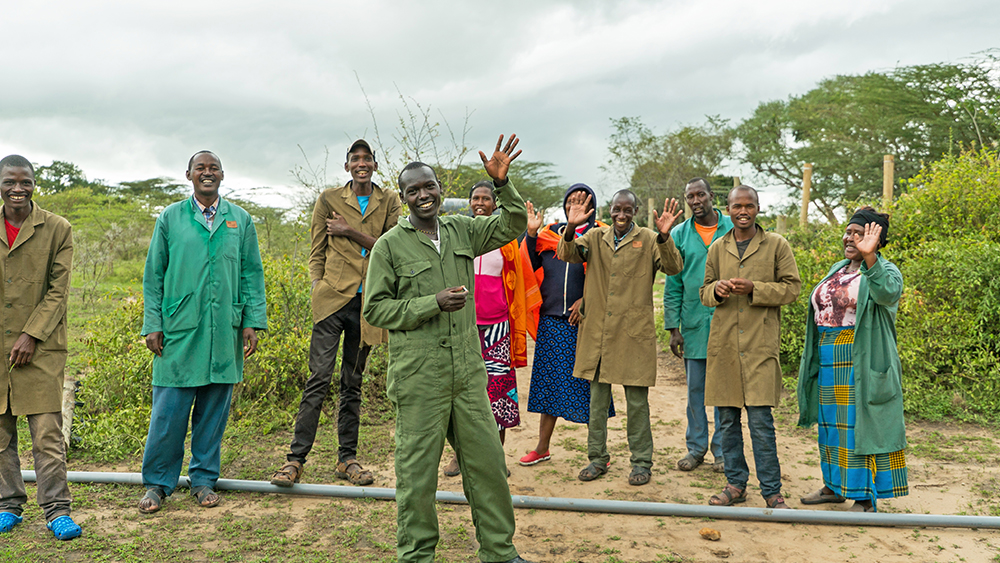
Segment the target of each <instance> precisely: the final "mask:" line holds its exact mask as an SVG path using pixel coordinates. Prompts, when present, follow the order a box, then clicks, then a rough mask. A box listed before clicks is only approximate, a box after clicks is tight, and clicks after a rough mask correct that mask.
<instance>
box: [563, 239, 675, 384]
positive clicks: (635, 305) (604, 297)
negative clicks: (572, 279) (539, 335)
mask: <svg viewBox="0 0 1000 563" xmlns="http://www.w3.org/2000/svg"><path fill="white" fill-rule="evenodd" d="M614 236H615V235H614V228H613V227H610V226H608V227H597V228H593V229H590V230H589V231H587V232H586V233H585V234H584V235H583V236H581V237H579V238H577V239H575V240H574V241H572V242H567V241H566V239H564V238H560V239H559V246H558V247H557V248H556V254H557V255H558V256H559V258H560V259H561V260H565V261H566V262H572V263H577V264H578V263H580V262H586V264H587V274H586V278H585V282H584V287H583V305H582V306H581V308H580V313H581V315H582V316H583V320H582V321H581V322H580V331H579V333H578V334H579V336H578V337H577V343H576V365H575V366H574V367H573V375H574V376H576V377H579V378H581V379H587V380H590V381H593V379H594V373H595V372H596V371H597V366H598V364H600V366H601V374H600V381H601V382H602V383H614V384H616V385H632V386H636V387H653V386H654V385H656V326H655V325H654V322H653V280H654V279H655V276H656V271H657V270H660V271H662V272H665V273H666V274H667V275H668V276H672V275H674V274H676V273H678V272H680V271H681V270H682V269H684V261H683V259H682V258H681V254H680V252H678V251H677V247H676V246H674V241H673V239H672V238H667V240H666V242H664V243H663V244H657V236H658V235H657V233H656V232H655V231H653V230H651V229H647V228H644V227H640V226H638V225H636V226H635V227H634V228H633V229H632V232H630V233H629V234H627V235H625V238H624V239H623V240H622V241H621V242H620V243H618V249H617V250H615V240H614Z"/></svg>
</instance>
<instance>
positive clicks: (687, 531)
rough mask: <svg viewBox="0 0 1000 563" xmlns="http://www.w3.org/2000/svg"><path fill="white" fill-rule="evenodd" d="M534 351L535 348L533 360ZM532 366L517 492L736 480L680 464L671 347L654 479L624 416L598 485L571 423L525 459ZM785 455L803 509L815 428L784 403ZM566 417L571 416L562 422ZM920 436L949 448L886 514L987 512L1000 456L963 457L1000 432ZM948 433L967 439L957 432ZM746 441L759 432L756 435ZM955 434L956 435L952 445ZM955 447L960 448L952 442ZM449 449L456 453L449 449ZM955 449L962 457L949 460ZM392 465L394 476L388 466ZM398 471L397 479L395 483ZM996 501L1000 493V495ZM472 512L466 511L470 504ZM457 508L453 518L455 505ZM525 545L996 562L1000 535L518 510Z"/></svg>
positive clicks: (594, 553) (531, 430)
mask: <svg viewBox="0 0 1000 563" xmlns="http://www.w3.org/2000/svg"><path fill="white" fill-rule="evenodd" d="M530 357H531V354H529V358H530ZM530 374H531V371H530V366H529V367H528V368H525V369H521V370H518V381H519V391H520V393H519V396H520V400H521V404H522V411H521V412H522V424H521V426H520V427H518V428H515V429H511V430H508V435H507V443H506V446H505V451H506V452H507V464H508V467H509V468H510V470H511V477H510V488H511V492H512V494H521V495H533V496H543V497H577V498H606V499H617V500H642V501H658V502H672V503H685V504H706V503H707V501H708V497H709V496H711V495H712V494H714V493H716V492H718V491H719V490H721V489H722V487H723V486H724V485H725V478H724V476H722V475H719V474H716V473H714V472H712V469H711V466H710V465H708V464H705V465H702V466H701V467H699V468H697V469H696V470H694V471H692V472H690V473H685V472H682V471H679V470H677V469H676V461H677V460H678V459H679V458H681V457H683V455H684V453H685V452H684V430H685V424H686V423H685V420H686V419H685V415H684V411H685V408H686V388H685V379H684V372H683V365H682V363H681V362H680V361H678V360H676V359H675V358H673V356H671V355H669V354H668V353H661V354H660V359H659V368H658V377H657V385H656V387H654V388H652V389H650V405H651V419H652V420H651V422H652V426H653V439H654V444H655V447H656V450H655V452H656V453H655V456H654V468H653V480H652V481H651V482H650V483H649V484H648V485H646V486H642V487H634V486H630V485H629V484H628V482H627V478H628V473H629V471H630V466H629V458H628V449H627V439H626V434H625V431H624V428H623V427H622V423H623V418H622V417H620V416H619V417H617V418H614V419H611V420H610V421H609V437H608V442H609V449H610V450H611V451H612V466H611V469H610V471H609V472H608V474H607V475H605V476H603V477H601V478H599V479H597V480H596V481H593V482H590V483H583V482H581V481H578V480H577V479H576V475H577V473H578V472H579V470H580V469H582V468H583V467H584V466H585V465H586V463H587V462H586V456H585V446H586V436H587V435H586V427H585V426H584V425H576V424H572V423H562V424H560V425H557V426H556V431H555V435H554V436H553V440H552V443H553V446H552V447H551V450H550V451H551V454H552V459H551V460H550V461H548V462H543V463H540V464H538V465H535V466H532V467H522V466H520V465H519V464H518V463H517V460H518V459H519V458H520V457H521V455H523V454H524V453H525V452H527V451H529V450H531V449H533V448H534V446H535V444H536V441H537V438H538V415H535V414H530V413H527V412H526V408H525V405H527V395H528V389H529V381H530ZM614 398H615V403H616V408H617V409H619V413H620V414H623V413H622V411H623V410H624V407H625V400H624V394H623V392H622V390H621V388H615V390H614ZM776 418H777V426H778V428H777V432H778V455H779V459H780V462H781V469H782V477H783V486H784V490H783V492H784V494H785V497H786V498H787V499H788V502H789V505H790V506H792V507H793V508H799V509H804V508H806V507H804V506H802V505H801V504H800V503H799V502H798V498H799V497H800V496H802V495H805V494H807V493H809V492H812V491H813V490H815V489H817V488H819V487H820V486H822V481H821V473H820V469H819V465H818V453H817V447H816V441H815V431H814V430H806V429H799V428H796V427H795V426H794V423H795V414H794V413H793V412H791V410H790V409H788V408H785V409H778V410H777V411H776ZM560 422H562V421H560ZM908 432H909V440H910V443H911V446H912V445H914V444H916V443H919V442H921V441H922V440H935V441H937V442H939V443H940V444H942V445H943V446H944V449H943V450H942V449H935V450H934V455H930V456H926V457H918V456H914V455H910V456H909V458H908V462H909V479H910V495H909V496H907V497H903V498H900V499H892V500H889V501H883V502H881V503H880V505H879V508H880V510H881V511H884V512H899V513H918V514H920V513H928V514H976V513H977V512H978V513H980V514H982V513H984V506H983V505H982V504H981V503H977V502H976V500H977V499H980V500H981V499H982V495H981V494H980V489H981V488H982V487H983V486H984V484H986V483H992V484H993V485H994V486H995V484H996V483H997V481H996V479H997V478H998V477H1000V467H998V459H997V457H996V456H995V454H993V455H991V456H987V457H986V458H985V459H983V458H982V456H980V459H978V460H976V459H973V458H975V457H976V456H974V455H973V456H971V457H970V456H967V455H961V452H963V451H966V452H967V451H968V450H967V449H966V448H964V447H963V445H962V444H963V443H964V442H968V441H969V440H970V439H972V440H973V441H975V439H976V438H983V439H985V440H986V442H984V443H985V444H987V445H993V444H995V443H996V436H995V435H994V434H993V433H991V432H989V431H987V430H983V429H980V428H977V427H970V426H960V425H953V426H949V425H925V424H917V425H911V426H910V427H909V430H908ZM949 438H958V439H957V440H949ZM745 441H746V443H747V444H749V443H750V440H749V436H745ZM947 444H950V446H948V445H947ZM949 447H951V448H952V450H949V449H948V448H949ZM747 454H748V458H749V459H748V461H749V463H750V464H751V483H750V495H749V500H748V502H747V503H746V505H745V506H753V507H763V506H764V501H763V499H762V498H761V496H760V493H759V490H758V489H757V482H756V477H755V476H754V475H753V463H752V462H753V460H752V456H750V452H749V450H748V452H747ZM446 457H447V456H446ZM950 459H956V460H957V461H949V460H950ZM390 469H391V468H387V469H386V470H385V473H384V474H388V473H389V472H390ZM389 481H391V479H386V482H387V483H388V482H389ZM440 488H441V489H442V490H449V491H456V492H461V482H460V478H458V477H456V478H443V477H442V479H441V485H440ZM992 503H993V506H994V509H995V507H996V501H995V500H993V501H992ZM849 505H850V502H848V503H845V504H843V505H823V506H821V507H820V510H846V509H847V508H848V506H849ZM459 512H460V513H462V514H466V513H467V512H468V511H467V509H464V510H462V511H459ZM447 517H449V518H450V517H453V515H448V516H447ZM517 525H518V528H517V534H516V536H515V544H516V545H517V547H518V549H519V551H520V552H521V553H522V555H523V556H524V557H526V558H528V559H531V560H538V561H609V560H610V561H615V559H613V558H617V559H618V560H620V561H720V560H725V561H740V562H743V561H745V562H756V561H789V562H793V561H812V562H844V561H862V562H890V561H990V560H993V558H994V557H997V553H998V552H1000V534H997V533H996V532H995V531H985V530H965V529H944V528H933V529H930V528H929V529H919V530H914V529H900V528H883V527H865V528H859V527H847V526H819V525H802V524H798V525H795V524H782V523H763V522H748V521H736V520H715V521H708V522H706V521H700V520H692V519H684V518H658V517H644V516H622V515H606V514H583V513H572V512H556V511H534V510H520V511H518V512H517ZM706 526H707V527H711V528H713V529H715V530H718V531H719V532H720V533H721V540H719V541H708V540H704V539H702V538H701V536H700V535H699V533H698V532H699V530H701V529H702V528H703V527H706Z"/></svg>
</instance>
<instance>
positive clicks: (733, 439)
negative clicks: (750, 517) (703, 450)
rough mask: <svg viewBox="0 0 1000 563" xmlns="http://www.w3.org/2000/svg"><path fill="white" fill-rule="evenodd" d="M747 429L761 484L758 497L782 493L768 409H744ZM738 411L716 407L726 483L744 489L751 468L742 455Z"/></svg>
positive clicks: (741, 428)
mask: <svg viewBox="0 0 1000 563" xmlns="http://www.w3.org/2000/svg"><path fill="white" fill-rule="evenodd" d="M746 410H747V426H748V427H749V428H750V440H751V441H752V442H753V461H754V464H755V465H756V469H757V479H758V480H759V481H760V494H761V496H763V497H764V498H768V497H771V496H774V495H776V494H778V493H780V492H781V467H780V466H779V465H778V446H777V443H776V442H775V438H774V417H772V416H771V407H751V406H749V405H747V406H746ZM741 415H742V409H740V408H739V407H719V416H720V418H721V422H722V424H721V426H722V453H723V455H724V456H725V457H726V480H727V481H728V482H729V484H730V485H732V486H734V487H736V488H738V489H741V490H742V489H746V488H747V480H748V479H749V478H750V468H749V467H747V458H746V456H745V455H743V424H742V422H741V421H740V417H741Z"/></svg>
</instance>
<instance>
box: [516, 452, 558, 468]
mask: <svg viewBox="0 0 1000 563" xmlns="http://www.w3.org/2000/svg"><path fill="white" fill-rule="evenodd" d="M550 459H552V456H551V455H549V452H545V453H544V454H540V453H538V452H536V451H534V450H532V451H530V452H528V453H527V454H525V456H524V457H522V458H521V461H520V464H521V465H535V464H536V463H541V462H543V461H548V460H550Z"/></svg>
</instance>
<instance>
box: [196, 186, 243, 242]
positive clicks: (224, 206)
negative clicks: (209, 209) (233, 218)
mask: <svg viewBox="0 0 1000 563" xmlns="http://www.w3.org/2000/svg"><path fill="white" fill-rule="evenodd" d="M232 206H233V204H231V203H229V202H228V201H226V200H225V199H223V198H222V196H221V195H220V196H219V199H218V200H217V201H216V202H215V215H213V216H212V217H213V218H212V228H211V229H209V228H208V221H206V220H205V214H204V213H202V212H201V208H200V207H198V202H197V201H195V200H194V194H191V213H193V214H194V220H195V222H196V223H198V224H199V225H201V226H202V227H205V229H207V230H209V231H210V232H212V233H215V231H217V230H219V226H220V225H224V224H225V223H226V218H227V217H228V216H229V211H230V209H231V208H232Z"/></svg>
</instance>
